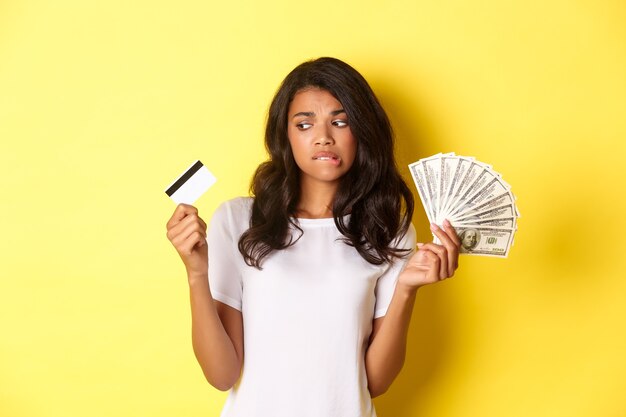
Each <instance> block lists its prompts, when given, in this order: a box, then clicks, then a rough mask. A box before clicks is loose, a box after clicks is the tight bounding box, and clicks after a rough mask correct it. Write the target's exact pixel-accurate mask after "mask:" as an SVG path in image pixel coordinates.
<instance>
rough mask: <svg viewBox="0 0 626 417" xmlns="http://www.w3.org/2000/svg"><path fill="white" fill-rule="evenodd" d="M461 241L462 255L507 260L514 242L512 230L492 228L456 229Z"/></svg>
mask: <svg viewBox="0 0 626 417" xmlns="http://www.w3.org/2000/svg"><path fill="white" fill-rule="evenodd" d="M456 232H457V233H458V235H459V239H460V241H461V247H460V253H462V254H467V255H485V256H497V257H500V258H506V257H507V256H508V254H509V249H510V248H511V243H512V241H513V234H514V233H515V231H514V230H512V229H496V228H491V227H465V226H459V227H457V228H456Z"/></svg>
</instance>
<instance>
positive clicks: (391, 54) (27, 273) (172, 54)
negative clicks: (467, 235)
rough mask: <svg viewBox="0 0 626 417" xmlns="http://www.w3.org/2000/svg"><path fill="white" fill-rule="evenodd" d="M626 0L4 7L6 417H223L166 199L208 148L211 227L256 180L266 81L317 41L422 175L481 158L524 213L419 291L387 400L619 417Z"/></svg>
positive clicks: (623, 338)
mask: <svg viewBox="0 0 626 417" xmlns="http://www.w3.org/2000/svg"><path fill="white" fill-rule="evenodd" d="M625 4H626V3H624V2H623V1H618V0H612V1H611V0H603V1H590V0H587V1H565V0H560V1H558V0H557V1H537V0H531V1H522V0H515V1H498V0H487V1H469V0H457V1H454V0H449V1H441V2H429V1H422V0H418V1H388V2H384V3H383V2H377V1H373V0H361V1H356V0H348V1H344V2H338V1H327V0H320V1H317V2H287V1H282V0H281V1H276V0H272V1H268V2H252V1H249V2H242V1H231V2H204V1H180V2H163V1H145V0H140V1H133V2H128V1H119V0H112V1H107V2H96V1H84V0H75V1H70V0H58V1H35V0H32V1H29V0H23V1H20V0H5V1H3V2H2V3H0V141H1V148H0V185H1V186H0V193H1V197H0V214H1V215H0V233H2V239H0V257H1V261H0V416H2V417H5V416H6V417H31V416H33V417H34V416H55V417H56V416H63V417H74V416H81V417H82V416H91V417H97V416H107V417H109V416H133V417H134V416H151V417H152V416H154V417H159V416H218V415H219V410H220V408H221V405H222V403H223V401H224V399H225V394H224V393H221V392H219V391H217V390H215V389H213V388H212V387H210V386H209V385H208V384H207V383H206V382H205V381H204V379H203V376H202V373H201V371H200V368H199V367H198V366H197V364H196V362H195V358H194V356H193V352H192V349H191V342H190V317H189V306H188V293H187V287H186V281H185V275H184V270H183V266H182V263H181V262H180V260H179V259H178V256H177V255H176V253H175V251H174V250H173V248H172V247H171V246H170V244H169V242H168V241H167V240H166V237H165V223H166V221H167V219H168V218H169V216H170V215H171V212H172V211H173V209H174V204H173V203H172V201H170V200H169V199H168V198H167V197H166V196H165V194H164V192H163V190H164V188H165V187H166V186H167V185H168V184H169V183H170V182H171V181H172V180H173V179H174V178H175V177H176V176H177V175H178V174H179V173H180V172H181V171H182V170H183V169H184V168H186V167H187V166H188V165H189V164H190V163H191V162H192V161H193V160H195V159H197V158H199V159H201V160H202V161H203V162H204V163H205V164H206V165H207V166H208V167H209V168H210V169H211V171H212V172H214V173H215V175H216V176H217V178H218V182H217V184H216V185H215V186H214V187H213V188H212V189H211V190H210V191H209V193H207V194H206V195H205V196H203V197H202V198H201V199H200V200H199V201H198V203H197V206H198V208H199V210H200V213H201V215H203V217H204V218H205V219H207V220H208V219H209V218H210V217H211V213H212V211H213V210H214V209H215V207H216V206H217V205H218V204H219V203H220V202H222V201H224V200H225V199H228V198H231V197H234V196H238V195H245V194H246V193H247V188H248V182H249V180H250V177H251V175H252V173H253V171H254V169H255V168H256V166H257V165H258V164H259V163H260V162H261V161H263V160H264V158H265V152H264V149H263V146H262V134H263V123H264V120H265V114H266V110H267V106H268V104H269V102H270V100H271V98H272V95H273V93H274V92H275V90H276V88H277V87H278V85H279V83H280V81H281V80H282V79H283V77H284V76H285V75H286V74H287V72H288V71H290V70H291V69H292V68H293V67H294V66H295V65H297V64H298V63H300V62H302V61H304V60H306V59H310V58H314V57H318V56H324V55H329V56H336V57H339V58H341V59H343V60H345V61H347V62H349V63H350V64H352V65H353V66H355V67H356V68H357V69H358V70H359V71H360V72H362V73H363V75H364V76H365V77H366V78H367V79H368V80H369V81H370V83H371V85H372V87H373V88H374V90H375V91H376V93H377V94H378V95H379V97H380V99H381V100H382V102H383V104H384V106H385V107H386V109H387V111H388V113H389V115H390V117H391V119H392V122H393V124H394V128H395V131H396V134H397V139H398V142H397V150H398V154H397V157H398V161H399V164H400V166H401V168H402V172H403V174H404V175H406V177H407V180H408V181H410V178H409V177H408V170H407V168H406V165H407V164H408V163H410V162H413V161H415V160H417V159H419V158H422V157H425V156H429V155H431V154H434V153H437V152H448V151H454V152H456V153H458V154H461V155H471V156H475V157H476V158H478V159H479V160H481V161H484V162H487V163H490V164H492V165H493V166H494V168H495V169H496V170H497V171H498V172H500V173H501V174H502V176H503V178H504V179H505V180H507V181H508V182H509V183H510V184H511V185H512V187H513V191H514V192H515V193H516V194H517V196H518V207H519V209H520V211H521V213H522V216H523V217H522V218H521V219H520V222H519V231H518V233H517V235H516V242H515V246H514V247H513V249H512V251H511V255H510V257H509V258H508V259H506V260H499V259H493V258H480V257H464V258H462V265H461V268H460V269H459V271H458V272H457V274H456V277H455V278H454V279H452V280H448V281H446V282H445V283H442V284H438V285H436V286H432V287H429V288H425V289H423V290H422V291H420V293H419V295H418V300H417V306H416V309H415V313H414V316H413V321H412V324H411V333H410V341H409V351H408V358H407V362H406V365H405V368H404V370H403V372H402V374H401V375H400V377H399V378H398V379H397V381H396V382H395V385H394V386H393V387H392V389H391V390H390V391H389V392H388V393H387V394H385V395H384V396H383V397H380V398H378V399H376V400H375V402H376V406H377V409H378V413H379V415H380V416H381V417H384V416H391V417H409V416H410V417H413V416H431V417H472V416H480V417H492V416H493V417H500V416H507V417H516V416H519V417H528V416H533V417H561V416H562V417H583V416H584V417H587V416H589V417H591V416H593V417H597V416H602V417H620V416H621V417H623V416H626V403H625V402H624V399H623V395H624V392H626V335H625V333H626V326H625V321H626V320H625V318H626V302H625V301H626V300H625V296H624V294H625V293H626V283H625V282H624V275H625V274H624V268H625V267H626V263H625V259H626V254H625V253H624V250H625V249H626V248H625V245H624V243H623V242H624V236H625V232H626V230H625V229H626V227H625V220H624V218H625V216H624V212H625V209H626V197H625V196H624V191H623V189H624V185H625V179H626V175H625V169H624V165H625V163H624V159H623V158H624V153H623V150H624V146H623V142H624V140H626V42H625V40H626V25H625V24H624V22H626V6H625ZM410 184H411V183H410ZM411 186H412V185H411ZM414 222H415V225H416V227H417V229H418V234H419V235H420V236H421V237H422V239H427V238H428V236H429V233H428V229H427V224H426V216H425V214H424V212H423V210H422V208H421V205H420V204H419V203H418V205H417V209H416V214H415V218H414ZM268 417H271V416H268ZM320 417H323V416H320Z"/></svg>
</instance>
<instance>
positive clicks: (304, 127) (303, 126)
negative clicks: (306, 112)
mask: <svg viewBox="0 0 626 417" xmlns="http://www.w3.org/2000/svg"><path fill="white" fill-rule="evenodd" d="M311 126H313V124H311V123H306V122H300V123H298V124H296V127H297V128H298V129H300V130H307V129H308V128H310V127H311Z"/></svg>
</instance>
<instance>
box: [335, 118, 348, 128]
mask: <svg viewBox="0 0 626 417" xmlns="http://www.w3.org/2000/svg"><path fill="white" fill-rule="evenodd" d="M333 126H335V127H346V126H348V121H347V120H333Z"/></svg>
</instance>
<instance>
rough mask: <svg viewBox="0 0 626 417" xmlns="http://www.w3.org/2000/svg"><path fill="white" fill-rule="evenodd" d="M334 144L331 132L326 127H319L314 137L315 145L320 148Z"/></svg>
mask: <svg viewBox="0 0 626 417" xmlns="http://www.w3.org/2000/svg"><path fill="white" fill-rule="evenodd" d="M334 143H335V139H334V138H333V135H332V132H331V131H330V129H329V128H328V127H326V126H324V127H320V129H319V132H318V134H317V135H316V136H315V144H316V145H320V146H328V145H333V144H334Z"/></svg>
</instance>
